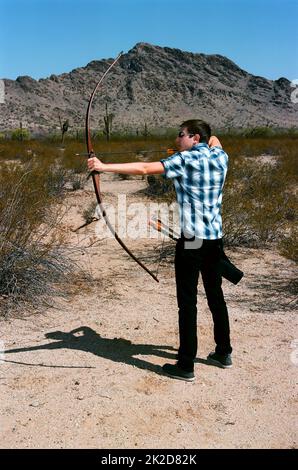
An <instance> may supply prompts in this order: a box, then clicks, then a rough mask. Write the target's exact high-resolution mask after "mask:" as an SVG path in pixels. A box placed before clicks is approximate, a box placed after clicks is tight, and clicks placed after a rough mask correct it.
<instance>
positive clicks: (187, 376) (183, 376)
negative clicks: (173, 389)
mask: <svg viewBox="0 0 298 470" xmlns="http://www.w3.org/2000/svg"><path fill="white" fill-rule="evenodd" d="M162 370H163V371H164V372H165V373H166V374H167V375H169V376H170V377H172V378H173V379H180V380H186V381H187V382H192V381H193V380H195V374H194V373H193V372H187V371H185V370H183V369H180V367H179V366H177V365H176V364H175V365H173V364H165V365H164V366H163V367H162Z"/></svg>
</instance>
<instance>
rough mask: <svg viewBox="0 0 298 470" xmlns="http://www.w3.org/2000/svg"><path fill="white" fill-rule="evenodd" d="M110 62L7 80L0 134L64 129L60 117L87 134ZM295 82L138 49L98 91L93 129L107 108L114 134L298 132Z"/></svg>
mask: <svg viewBox="0 0 298 470" xmlns="http://www.w3.org/2000/svg"><path fill="white" fill-rule="evenodd" d="M111 60H112V59H103V60H94V61H92V62H90V63H89V64H87V65H86V66H85V67H80V68H76V69H74V70H72V71H71V72H69V73H63V74H61V75H51V76H50V77H48V78H45V79H43V78H42V79H40V80H34V79H33V78H31V77H28V76H21V77H18V78H17V79H16V80H6V79H5V80H4V82H5V102H4V103H3V104H0V130H2V131H3V130H8V129H12V128H16V127H19V123H20V121H22V124H23V127H27V128H29V129H30V130H31V131H35V132H43V131H51V130H54V129H57V128H59V114H60V116H61V118H62V119H63V120H65V119H69V121H70V124H71V126H72V128H73V129H77V128H83V127H84V119H85V114H86V109H87V104H88V100H89V97H90V94H91V92H92V90H93V88H94V86H95V84H96V83H97V81H98V80H99V78H100V77H101V75H102V74H103V73H104V71H105V70H106V68H107V67H108V65H109V63H111ZM292 92H293V88H291V86H290V82H289V80H287V79H286V78H279V79H278V80H267V79H265V78H263V77H258V76H255V75H252V74H250V73H248V72H246V71H244V70H242V69H241V68H240V67H238V66H237V65H236V64H235V63H234V62H232V61H231V60H229V59H227V58H226V57H223V56H221V55H207V54H194V53H191V52H183V51H181V50H179V49H171V48H168V47H159V46H153V45H150V44H146V43H138V44H136V45H135V46H134V47H133V49H131V50H130V51H129V52H128V53H126V54H123V56H122V57H121V58H120V60H119V62H118V64H117V65H116V66H115V67H114V68H113V70H112V71H111V72H110V74H109V75H108V76H107V79H106V80H105V82H104V84H103V86H102V88H101V90H99V91H98V93H97V95H96V97H95V100H94V104H93V109H92V123H91V127H92V128H97V129H102V128H103V116H104V114H105V105H106V103H107V105H108V112H109V113H113V114H114V116H115V117H114V121H113V123H114V130H133V131H136V130H138V129H139V130H141V129H143V127H144V125H145V123H146V124H147V126H148V128H149V129H158V128H159V129H161V128H168V127H175V126H178V125H179V124H180V123H181V121H182V120H185V119H189V118H194V117H197V118H200V119H204V120H206V121H207V122H209V123H210V124H211V125H212V126H216V127H252V126H276V127H292V126H298V105H297V104H294V103H292V102H291V99H290V96H291V93H292Z"/></svg>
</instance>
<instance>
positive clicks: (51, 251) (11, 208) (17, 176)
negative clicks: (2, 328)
mask: <svg viewBox="0 0 298 470" xmlns="http://www.w3.org/2000/svg"><path fill="white" fill-rule="evenodd" d="M53 181H57V176H56V175H55V173H53V168H52V166H51V165H48V166H47V167H44V166H43V165H40V164H38V162H35V161H31V162H28V163H27V164H26V165H20V164H17V163H16V164H2V167H1V175H0V188H1V189H0V221H1V222H0V299H1V312H2V314H7V313H8V312H9V311H11V310H12V309H18V308H19V307H20V306H22V305H24V303H27V304H28V305H30V306H33V307H34V308H40V307H41V306H42V305H45V304H48V303H49V302H51V301H52V299H53V298H54V296H56V295H57V296H58V295H63V281H65V280H66V277H67V275H69V274H70V273H71V272H72V271H73V268H74V265H73V263H72V262H71V260H70V257H69V256H68V255H67V253H66V250H65V249H64V248H63V238H62V237H61V236H60V235H59V234H56V232H54V231H53V229H54V227H55V226H56V225H57V222H58V220H59V218H61V217H62V214H61V211H59V210H57V207H55V206H54V204H55V203H56V202H57V194H56V190H55V191H53Z"/></svg>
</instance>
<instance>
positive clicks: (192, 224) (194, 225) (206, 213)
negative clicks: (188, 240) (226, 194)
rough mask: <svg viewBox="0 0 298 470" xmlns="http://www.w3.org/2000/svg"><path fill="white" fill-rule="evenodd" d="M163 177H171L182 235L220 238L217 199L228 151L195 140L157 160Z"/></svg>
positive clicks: (218, 200)
mask: <svg viewBox="0 0 298 470" xmlns="http://www.w3.org/2000/svg"><path fill="white" fill-rule="evenodd" d="M161 162H162V164H163V166H164V169H165V174H164V176H165V177H166V178H172V179H173V180H174V185H175V189H176V194H177V202H178V204H179V214H180V226H181V231H182V232H183V233H184V234H185V236H187V237H190V236H195V237H197V238H201V239H208V240H214V239H217V238H222V218H221V203H222V189H223V185H224V182H225V178H226V174H227V168H228V155H227V154H226V153H225V152H224V151H223V150H222V149H221V148H220V147H211V148H209V146H208V145H207V144H204V143H202V144H197V145H194V146H193V147H192V149H191V150H184V151H183V152H177V153H175V154H174V155H172V156H171V157H169V158H166V159H163V160H161Z"/></svg>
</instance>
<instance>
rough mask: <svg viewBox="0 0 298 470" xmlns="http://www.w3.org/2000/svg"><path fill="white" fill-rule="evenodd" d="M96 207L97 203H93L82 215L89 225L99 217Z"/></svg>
mask: <svg viewBox="0 0 298 470" xmlns="http://www.w3.org/2000/svg"><path fill="white" fill-rule="evenodd" d="M96 207H97V201H92V202H91V203H90V204H89V205H88V206H87V208H86V209H84V210H83V212H82V215H83V218H84V220H85V222H86V223H87V224H89V223H91V222H92V221H93V220H94V217H97V215H95V210H96Z"/></svg>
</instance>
